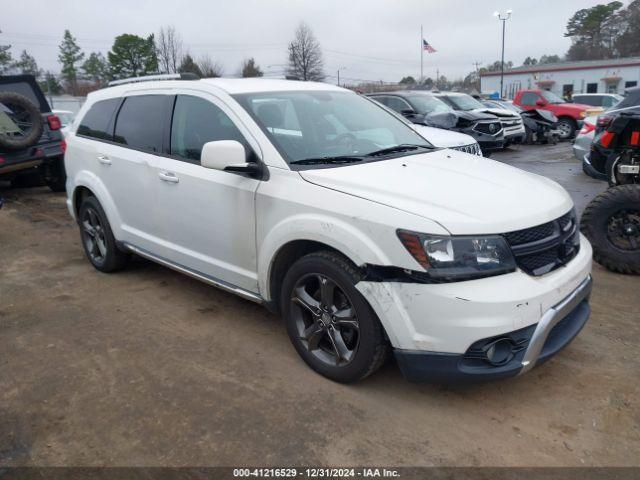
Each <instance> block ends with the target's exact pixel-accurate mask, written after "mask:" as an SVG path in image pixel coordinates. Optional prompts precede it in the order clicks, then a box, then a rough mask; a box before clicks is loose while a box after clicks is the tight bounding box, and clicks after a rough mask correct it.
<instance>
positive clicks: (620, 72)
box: [480, 57, 640, 98]
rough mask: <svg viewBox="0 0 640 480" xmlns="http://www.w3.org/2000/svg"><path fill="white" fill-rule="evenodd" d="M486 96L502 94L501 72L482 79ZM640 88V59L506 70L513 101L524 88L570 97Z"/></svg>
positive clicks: (506, 90)
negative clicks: (578, 94) (549, 91)
mask: <svg viewBox="0 0 640 480" xmlns="http://www.w3.org/2000/svg"><path fill="white" fill-rule="evenodd" d="M480 85H481V91H482V93H486V94H490V93H494V92H498V93H499V92H500V72H499V71H498V72H486V73H482V74H481V75H480ZM637 85H640V57H629V58H615V59H610V60H586V61H581V62H562V63H550V64H546V65H523V66H521V67H516V68H512V69H510V70H505V72H504V87H503V88H504V90H503V91H504V97H505V98H513V96H514V94H515V93H516V92H517V91H518V90H520V89H523V88H540V89H543V90H551V91H552V92H554V93H556V94H558V95H560V96H563V97H564V96H566V95H567V94H568V93H571V94H572V95H573V94H574V93H624V90H625V88H629V87H635V86H637Z"/></svg>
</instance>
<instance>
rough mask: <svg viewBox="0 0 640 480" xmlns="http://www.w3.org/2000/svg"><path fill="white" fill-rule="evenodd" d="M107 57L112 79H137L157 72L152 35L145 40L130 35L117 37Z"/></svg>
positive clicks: (125, 34) (156, 59) (156, 58)
mask: <svg viewBox="0 0 640 480" xmlns="http://www.w3.org/2000/svg"><path fill="white" fill-rule="evenodd" d="M107 57H108V59H109V67H110V70H111V75H112V76H113V77H114V78H127V77H139V76H142V75H150V74H152V73H156V72H157V71H158V57H157V55H156V47H155V43H154V39H153V34H151V35H149V36H148V37H147V38H142V37H139V36H138V35H133V34H130V33H124V34H122V35H119V36H117V37H116V39H115V41H114V42H113V46H112V47H111V51H110V52H109V53H108V54H107Z"/></svg>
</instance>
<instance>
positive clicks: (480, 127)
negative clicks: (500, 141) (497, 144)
mask: <svg viewBox="0 0 640 480" xmlns="http://www.w3.org/2000/svg"><path fill="white" fill-rule="evenodd" d="M473 129H474V130H475V131H476V132H480V133H486V134H488V135H496V134H497V133H499V132H500V131H502V124H501V123H500V122H499V121H495V122H478V123H476V125H475V126H474V127H473Z"/></svg>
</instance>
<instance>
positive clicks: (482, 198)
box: [298, 150, 573, 235]
mask: <svg viewBox="0 0 640 480" xmlns="http://www.w3.org/2000/svg"><path fill="white" fill-rule="evenodd" d="M298 173H299V174H300V175H301V176H302V178H304V179H305V180H306V181H308V182H311V183H313V184H316V185H319V186H322V187H326V188H330V189H332V190H337V191H339V192H343V193H346V194H349V195H354V196H357V197H361V198H365V199H367V200H371V201H372V202H376V203H380V204H383V205H387V206H390V207H393V208H397V209H399V210H403V211H405V212H409V213H412V214H415V215H419V216H421V217H424V218H427V219H430V220H433V221H435V222H438V223H439V224H440V225H442V226H443V227H444V228H446V229H447V230H448V231H449V232H451V233H452V234H462V235H473V234H485V233H487V234H489V233H504V232H509V231H513V230H520V229H523V228H528V227H533V226H535V225H540V224H542V223H545V222H548V221H550V220H553V219H555V218H558V217H560V216H561V215H563V214H565V213H566V212H567V211H569V210H570V209H571V206H572V205H573V202H572V201H571V198H570V197H569V194H568V193H567V192H566V191H565V190H564V189H563V188H562V187H561V186H560V185H558V184H557V183H555V182H553V181H551V180H549V179H547V178H545V177H541V176H538V175H534V174H532V173H528V172H525V171H524V170H519V169H517V168H514V167H510V166H508V165H504V164H502V163H499V162H495V161H492V160H489V159H486V158H482V157H478V156H476V155H469V154H466V153H462V152H456V151H453V150H438V151H434V152H430V153H424V154H419V155H409V156H405V157H399V158H394V159H390V160H381V161H377V162H371V163H365V164H360V165H358V164H354V165H349V166H344V167H337V168H325V169H317V170H302V171H299V172H298ZM397 227H398V228H402V225H398V226H397ZM427 233H428V232H427Z"/></svg>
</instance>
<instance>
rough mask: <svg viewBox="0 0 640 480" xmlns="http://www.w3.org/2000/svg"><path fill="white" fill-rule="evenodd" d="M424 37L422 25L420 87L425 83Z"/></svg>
mask: <svg viewBox="0 0 640 480" xmlns="http://www.w3.org/2000/svg"><path fill="white" fill-rule="evenodd" d="M423 39H424V36H423V34H422V25H420V85H422V82H423V81H424V46H423V44H422V42H423V41H424V40H423Z"/></svg>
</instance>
